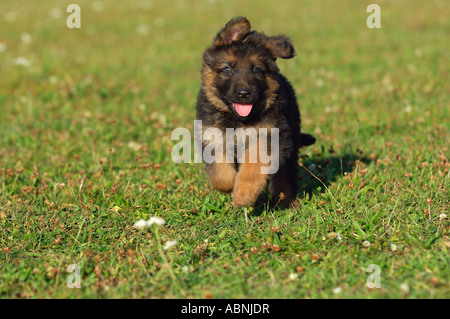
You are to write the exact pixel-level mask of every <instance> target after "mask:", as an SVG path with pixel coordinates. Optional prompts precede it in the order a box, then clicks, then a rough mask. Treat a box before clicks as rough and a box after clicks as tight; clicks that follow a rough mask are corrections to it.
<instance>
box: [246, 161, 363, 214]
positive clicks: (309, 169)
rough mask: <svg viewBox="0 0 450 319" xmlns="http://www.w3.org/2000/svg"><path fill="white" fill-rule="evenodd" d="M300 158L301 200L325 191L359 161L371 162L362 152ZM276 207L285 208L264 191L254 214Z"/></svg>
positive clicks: (299, 182) (299, 180) (298, 178)
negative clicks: (270, 198)
mask: <svg viewBox="0 0 450 319" xmlns="http://www.w3.org/2000/svg"><path fill="white" fill-rule="evenodd" d="M300 158H301V163H302V165H301V166H300V167H299V170H298V177H297V180H298V184H299V191H298V200H299V201H302V200H303V199H305V198H310V197H311V195H312V194H313V193H316V192H319V193H322V192H324V191H325V186H326V187H328V186H330V185H331V183H333V182H334V181H336V180H338V179H339V178H340V177H341V176H344V175H345V173H347V172H351V171H353V170H354V169H355V165H356V163H357V161H360V162H361V163H364V164H366V165H367V164H369V163H370V162H371V160H370V159H369V158H368V157H365V156H363V155H362V154H360V153H355V154H344V155H341V156H337V155H331V156H323V153H322V154H319V155H317V156H314V157H308V156H306V155H303V156H300ZM316 177H317V178H316ZM318 179H319V180H320V181H319V180H318ZM324 185H325V186H324ZM274 209H275V210H282V209H283V208H282V207H280V206H278V205H277V203H274V202H271V201H270V200H268V192H264V194H262V195H261V196H260V198H259V199H258V201H257V205H256V206H255V207H254V211H253V214H254V215H256V216H258V215H261V214H262V213H263V212H264V211H269V210H274Z"/></svg>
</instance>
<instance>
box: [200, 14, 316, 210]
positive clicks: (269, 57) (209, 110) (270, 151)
mask: <svg viewBox="0 0 450 319" xmlns="http://www.w3.org/2000/svg"><path fill="white" fill-rule="evenodd" d="M294 56H295V50H294V47H293V45H292V43H291V41H290V40H289V39H288V38H287V37H285V36H282V35H277V36H270V37H269V36H266V35H265V34H263V33H260V32H256V31H251V26H250V22H249V21H248V20H247V19H246V18H244V17H238V18H235V19H232V20H231V21H229V22H228V23H227V24H226V25H225V27H224V28H223V29H222V30H220V32H219V33H218V34H217V35H216V37H215V39H214V41H213V43H212V45H211V46H210V47H209V48H207V49H206V51H205V52H204V54H203V64H202V70H201V74H202V87H201V89H200V92H199V94H198V98H197V107H196V111H197V120H201V121H202V122H201V123H202V127H201V132H197V133H198V134H200V136H201V139H202V141H201V143H202V150H203V156H205V152H207V153H208V154H209V155H210V157H211V156H212V157H213V159H214V160H213V161H211V160H210V161H206V160H205V162H206V164H205V165H206V173H207V175H208V180H209V183H210V185H211V186H212V187H213V188H215V189H216V190H218V191H220V192H224V193H231V196H232V198H233V201H234V204H235V205H237V206H240V207H245V206H252V205H254V204H255V202H256V200H257V198H258V197H259V195H260V194H261V193H262V192H263V190H264V189H265V187H266V185H267V184H268V185H269V193H270V196H271V198H272V200H274V201H275V203H279V204H281V205H282V206H284V207H289V206H290V205H291V204H292V203H293V202H294V201H295V199H296V196H297V192H298V183H297V170H298V166H299V165H298V150H299V148H300V147H302V146H307V145H311V144H313V143H314V142H315V138H314V137H313V136H311V135H309V134H303V133H301V131H300V112H299V109H298V105H297V102H296V97H295V93H294V90H293V88H292V86H291V84H290V83H289V82H288V80H287V79H286V78H285V77H284V76H283V75H281V74H280V72H279V69H278V67H277V64H276V60H277V59H278V58H282V59H290V58H293V57H294ZM227 129H228V130H227ZM208 130H209V131H208ZM211 130H214V131H213V132H216V133H217V134H211ZM207 132H208V134H206V133H207ZM230 132H233V133H234V135H233V136H232V137H231V138H229V134H228V135H227V133H230ZM218 133H221V134H218ZM206 135H207V136H206ZM197 136H199V135H197ZM230 143H231V145H230ZM263 151H265V153H264V152H263ZM263 155H264V156H263ZM268 157H269V158H270V159H271V161H270V162H268V161H267V158H268ZM273 163H277V165H276V166H277V167H275V169H274V167H271V164H273ZM272 166H273V165H272Z"/></svg>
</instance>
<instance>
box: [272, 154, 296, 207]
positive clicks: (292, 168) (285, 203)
mask: <svg viewBox="0 0 450 319" xmlns="http://www.w3.org/2000/svg"><path fill="white" fill-rule="evenodd" d="M269 192H270V195H271V197H272V199H273V200H274V202H275V203H277V204H280V205H281V206H282V207H284V208H289V207H290V206H291V204H293V203H294V201H295V199H296V198H297V192H298V183H297V165H296V161H295V160H290V161H288V162H287V163H286V164H284V165H282V166H281V167H280V169H279V170H278V172H277V173H275V175H274V176H273V177H272V180H271V182H270V186H269Z"/></svg>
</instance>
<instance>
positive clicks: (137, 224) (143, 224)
mask: <svg viewBox="0 0 450 319" xmlns="http://www.w3.org/2000/svg"><path fill="white" fill-rule="evenodd" d="M133 227H134V228H137V229H144V228H146V227H148V223H147V221H146V220H145V219H142V218H141V219H139V220H138V221H137V222H135V223H134V225H133Z"/></svg>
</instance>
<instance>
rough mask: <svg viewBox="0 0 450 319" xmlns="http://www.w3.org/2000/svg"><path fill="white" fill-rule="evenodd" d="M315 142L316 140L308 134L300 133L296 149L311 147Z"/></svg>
mask: <svg viewBox="0 0 450 319" xmlns="http://www.w3.org/2000/svg"><path fill="white" fill-rule="evenodd" d="M315 142H316V138H315V137H314V136H312V135H310V134H304V133H300V138H299V140H298V145H297V146H298V147H299V148H300V147H303V146H308V145H312V144H314V143H315Z"/></svg>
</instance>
